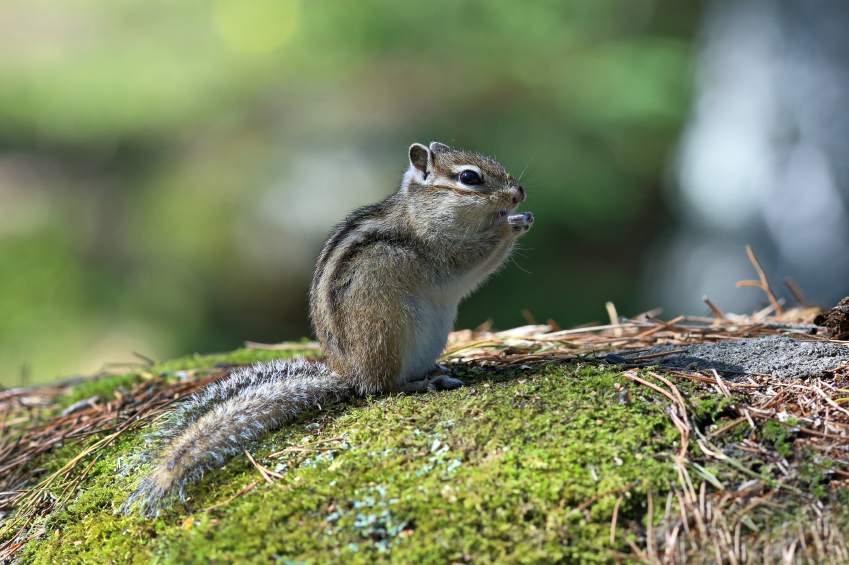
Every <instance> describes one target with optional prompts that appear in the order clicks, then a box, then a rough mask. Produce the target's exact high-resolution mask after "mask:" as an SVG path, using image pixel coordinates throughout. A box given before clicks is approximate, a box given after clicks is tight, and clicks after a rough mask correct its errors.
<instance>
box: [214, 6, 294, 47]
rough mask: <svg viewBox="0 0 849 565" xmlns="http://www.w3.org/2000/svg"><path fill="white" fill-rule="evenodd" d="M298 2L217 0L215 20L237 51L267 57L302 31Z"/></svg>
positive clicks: (217, 26) (220, 30)
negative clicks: (299, 30) (298, 29)
mask: <svg viewBox="0 0 849 565" xmlns="http://www.w3.org/2000/svg"><path fill="white" fill-rule="evenodd" d="M300 7H301V6H300V2H299V1H298V0H215V3H214V4H213V7H212V17H213V20H214V22H215V27H216V29H217V30H218V32H219V33H220V34H221V37H222V38H223V39H224V41H226V42H227V44H228V45H229V46H230V47H232V48H233V49H235V50H237V51H246V52H250V53H266V52H269V51H273V50H275V49H277V48H278V47H280V46H281V45H283V44H284V43H286V42H287V41H288V40H289V39H290V38H291V37H292V35H293V34H294V33H295V30H296V29H297V27H298V20H299V18H300Z"/></svg>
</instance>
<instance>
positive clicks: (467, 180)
mask: <svg viewBox="0 0 849 565" xmlns="http://www.w3.org/2000/svg"><path fill="white" fill-rule="evenodd" d="M460 182H461V183H463V184H483V179H481V177H480V175H479V174H477V173H476V172H474V171H470V170H465V171H463V172H462V173H460Z"/></svg>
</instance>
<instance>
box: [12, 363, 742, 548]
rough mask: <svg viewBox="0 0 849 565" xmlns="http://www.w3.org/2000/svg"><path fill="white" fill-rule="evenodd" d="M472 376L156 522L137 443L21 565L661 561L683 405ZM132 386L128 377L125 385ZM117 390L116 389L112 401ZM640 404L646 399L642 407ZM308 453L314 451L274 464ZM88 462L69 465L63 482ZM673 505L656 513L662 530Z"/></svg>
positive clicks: (322, 438) (318, 417)
mask: <svg viewBox="0 0 849 565" xmlns="http://www.w3.org/2000/svg"><path fill="white" fill-rule="evenodd" d="M271 355H273V356H278V353H275V354H271V353H269V352H259V353H257V352H254V353H252V354H251V353H246V352H245V351H240V352H235V353H234V354H233V355H232V356H227V355H220V356H216V357H214V358H210V357H203V356H198V357H192V358H186V359H182V360H178V361H175V362H171V363H168V364H167V365H163V366H161V367H157V368H155V369H154V370H156V371H160V372H161V371H165V372H168V371H171V372H174V371H189V370H191V369H192V368H195V367H204V366H206V367H208V366H210V365H211V364H215V363H218V364H228V363H232V364H244V363H247V362H250V361H252V360H258V359H267V358H269V356H271ZM455 376H457V377H459V378H461V379H463V380H464V381H465V383H466V386H465V387H462V388H460V389H457V390H453V391H443V392H431V393H428V394H421V395H404V394H398V395H384V396H378V397H370V398H355V399H352V400H350V401H348V402H346V403H343V404H339V405H335V406H323V407H321V409H318V408H315V409H311V410H309V411H307V412H305V413H304V414H302V415H301V416H300V417H299V418H298V419H297V421H295V422H293V423H292V424H290V425H288V426H286V427H285V428H283V429H281V430H279V431H277V432H275V433H272V434H269V435H268V436H266V437H265V438H264V439H263V440H262V441H261V442H259V443H258V444H256V445H254V446H251V448H250V452H251V453H252V454H253V455H254V457H255V458H256V460H257V461H258V462H259V463H261V464H262V465H263V466H265V467H266V468H268V469H270V470H271V471H274V472H275V473H277V474H279V475H280V476H281V477H282V478H274V480H273V483H269V482H266V481H265V480H264V479H263V477H262V476H261V475H260V474H259V471H258V470H257V469H256V468H255V467H254V466H253V465H252V464H251V463H250V462H249V461H248V459H247V458H246V457H239V458H236V459H234V460H233V461H231V462H230V463H229V464H228V465H226V467H224V468H222V469H220V470H217V471H215V472H212V473H209V474H208V475H207V476H206V477H204V478H203V480H202V481H200V482H199V483H197V484H195V485H192V486H191V487H190V488H189V489H188V492H187V494H188V500H187V501H186V503H185V504H183V505H178V506H175V507H173V508H172V509H171V510H169V511H167V512H165V513H163V514H161V515H160V516H158V517H157V518H155V519H146V518H142V517H140V516H138V515H123V514H121V513H120V512H118V510H117V509H119V508H120V507H121V505H122V503H123V502H124V501H125V499H126V496H127V492H128V488H129V485H131V484H132V482H133V481H134V480H136V479H137V478H138V477H137V476H133V475H132V474H130V475H122V473H121V472H120V469H121V468H122V466H123V465H124V464H125V462H126V460H127V458H128V456H130V455H131V454H132V453H133V451H134V450H138V449H139V448H140V446H141V445H142V444H143V438H142V435H143V434H144V433H145V432H136V433H131V434H126V435H125V436H122V437H121V438H120V439H119V440H118V441H117V442H116V443H114V444H113V445H111V446H110V447H109V448H108V449H107V450H106V451H104V452H101V454H100V456H99V459H98V460H97V461H96V462H95V463H94V465H93V466H92V468H91V470H90V472H89V474H88V475H87V477H86V479H85V481H84V482H83V483H82V485H80V487H79V489H78V491H77V493H76V495H75V497H74V498H72V499H71V500H70V501H69V502H68V504H66V505H64V506H62V507H60V508H58V510H55V511H54V512H53V513H52V515H50V516H49V518H48V519H47V520H46V521H45V522H43V523H41V524H33V526H32V529H31V530H30V531H33V530H34V529H43V530H44V532H45V533H44V534H43V535H41V536H40V537H38V538H36V539H33V540H31V541H29V542H28V543H27V545H26V546H25V548H24V549H23V550H22V551H21V552H20V553H18V555H17V559H18V560H19V562H20V563H32V564H39V565H41V564H48V563H275V562H276V563H290V564H292V563H310V564H318V563H338V562H345V563H349V564H352V565H353V564H357V563H416V564H424V563H469V562H474V563H614V562H616V561H617V559H618V560H619V561H620V562H630V561H631V560H630V559H628V558H627V555H630V554H631V552H632V549H633V547H634V546H637V547H644V546H645V542H646V531H647V530H646V524H647V507H648V504H647V503H648V502H649V497H650V493H652V494H654V498H655V499H656V500H661V498H660V497H664V496H666V493H669V492H671V489H672V488H673V486H672V485H673V484H674V483H675V482H676V480H678V478H679V476H678V475H677V474H676V467H675V465H674V460H675V454H676V453H677V450H678V449H679V447H680V445H679V443H678V442H679V441H680V434H679V432H678V430H676V428H675V427H674V426H673V425H672V421H671V420H670V417H669V416H668V414H667V413H666V411H665V407H666V406H667V405H668V404H669V402H668V400H667V399H666V398H665V397H664V396H662V395H661V394H659V393H657V392H656V391H654V390H652V389H650V388H647V387H640V388H639V389H636V388H634V383H632V382H631V381H629V380H627V379H626V378H625V377H624V376H623V375H622V374H621V371H618V370H616V368H615V367H598V366H594V365H586V364H562V363H549V364H540V365H533V366H531V367H522V368H500V369H499V368H491V367H479V366H476V365H469V364H467V365H457V366H456V369H455ZM127 378H128V377H126V376H124V377H116V378H115V379H116V381H115V383H113V386H115V384H117V383H124V382H126V379H127ZM175 378H176V377H175ZM647 378H650V377H647ZM91 386H93V385H91ZM108 386H109V383H108V382H100V383H99V384H98V385H97V389H98V392H99V393H101V394H105V392H104V391H105V390H106V388H104V387H108ZM626 388H628V389H631V391H633V394H630V396H629V398H628V400H627V401H626V400H625V398H626V395H625V394H623V392H624V389H626ZM679 389H680V390H681V393H682V394H684V395H685V397H686V398H687V402H688V403H690V404H691V405H692V406H698V407H699V416H700V417H702V418H706V417H710V415H711V414H712V413H713V412H716V411H718V410H724V409H725V408H726V406H725V405H724V404H722V405H721V403H718V402H715V401H714V400H713V399H712V398H710V397H709V396H705V395H702V397H699V394H701V393H700V392H699V389H697V388H696V387H695V385H693V386H689V383H683V384H682V385H681V386H680V387H679ZM90 392H91V390H88V389H84V390H83V391H82V392H81V393H80V394H79V395H78V394H73V395H71V396H70V397H69V398H68V399H67V402H70V401H72V400H73V399H74V398H77V397H79V398H85V397H86V395H87V394H89V393H90ZM316 442H321V443H316ZM297 446H306V450H303V449H301V450H292V451H289V452H287V453H284V454H282V455H281V456H277V457H274V458H267V456H268V455H269V454H271V453H273V452H276V451H280V450H284V449H287V448H292V447H297ZM79 449H80V446H76V447H70V446H67V447H65V448H62V449H60V450H58V451H57V452H56V453H55V457H54V458H53V460H52V462H51V468H55V469H58V468H60V467H61V466H62V465H63V464H64V462H65V461H67V460H69V459H70V458H71V457H73V456H74V455H75V454H76V453H78V452H79ZM90 462H91V460H90V459H89V460H87V461H85V462H84V463H85V464H88V463H90ZM706 472H709V471H706ZM717 473H718V471H717ZM254 483H257V484H256V485H255V486H253V487H252V488H250V489H249V490H247V491H245V489H246V487H249V486H250V485H253V484H254ZM240 493H241V494H240ZM662 506H663V505H662V504H660V503H655V505H654V510H653V516H652V517H651V522H652V523H655V522H656V521H657V520H658V519H660V518H661V517H662V515H663V511H664V509H663V508H662ZM210 508H211V509H210ZM614 512H615V513H616V515H617V519H618V523H617V527H616V529H615V540H614V543H613V544H612V545H611V543H610V536H611V522H612V519H613V515H614ZM623 556H624V557H625V559H624V561H623V560H622V558H623ZM637 561H638V560H637V559H636V556H634V562H637Z"/></svg>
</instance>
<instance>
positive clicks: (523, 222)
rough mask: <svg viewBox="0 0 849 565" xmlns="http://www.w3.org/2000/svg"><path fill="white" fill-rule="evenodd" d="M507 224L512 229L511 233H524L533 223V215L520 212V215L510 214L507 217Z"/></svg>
mask: <svg viewBox="0 0 849 565" xmlns="http://www.w3.org/2000/svg"><path fill="white" fill-rule="evenodd" d="M507 223H508V224H510V227H511V228H513V231H517V232H524V231H528V230H529V229H531V226H532V225H533V223H534V215H533V214H531V213H530V212H522V213H521V214H511V215H510V216H507Z"/></svg>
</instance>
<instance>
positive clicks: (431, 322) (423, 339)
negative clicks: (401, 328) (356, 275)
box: [399, 273, 480, 384]
mask: <svg viewBox="0 0 849 565" xmlns="http://www.w3.org/2000/svg"><path fill="white" fill-rule="evenodd" d="M469 275H471V276H466V277H463V278H462V279H456V280H454V281H452V283H450V284H446V285H445V286H444V287H442V288H438V289H436V290H433V291H431V292H429V293H426V294H423V295H420V296H418V297H416V299H415V302H414V312H415V313H416V315H415V316H414V320H412V323H411V324H410V326H409V327H408V328H407V331H406V332H405V333H406V334H407V336H408V337H407V339H406V340H405V342H406V347H405V348H404V351H405V355H404V361H403V363H402V364H401V377H400V383H399V384H403V383H408V382H410V381H415V380H419V379H421V378H422V377H423V376H425V375H427V374H428V373H431V372H432V371H433V369H434V366H435V365H436V361H437V359H438V358H439V356H440V355H442V351H443V350H444V349H445V344H446V343H447V342H448V334H449V333H450V332H451V325H452V324H453V323H454V317H455V316H456V315H457V305H458V304H459V303H460V299H462V298H463V297H464V296H465V295H467V294H468V293H469V292H471V290H473V289H474V288H475V286H477V284H478V282H479V281H480V278H479V277H478V276H477V273H469Z"/></svg>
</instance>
